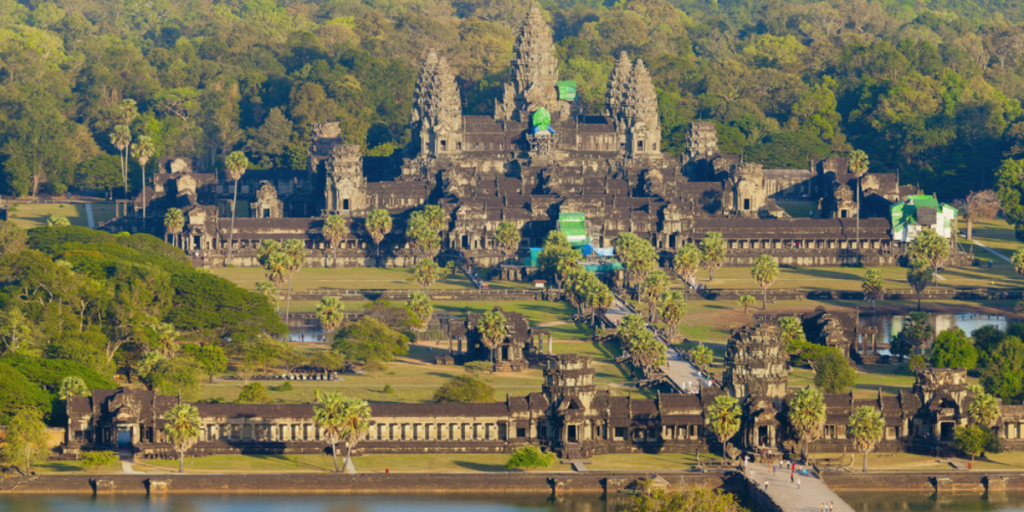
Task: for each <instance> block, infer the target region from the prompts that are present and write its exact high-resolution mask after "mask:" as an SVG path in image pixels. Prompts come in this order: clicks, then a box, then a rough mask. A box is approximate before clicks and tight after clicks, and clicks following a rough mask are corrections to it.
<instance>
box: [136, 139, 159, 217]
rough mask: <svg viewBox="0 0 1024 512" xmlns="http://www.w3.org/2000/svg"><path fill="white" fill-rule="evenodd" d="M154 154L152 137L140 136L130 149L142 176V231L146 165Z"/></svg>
mask: <svg viewBox="0 0 1024 512" xmlns="http://www.w3.org/2000/svg"><path fill="white" fill-rule="evenodd" d="M155 154H156V147H154V146H153V137H150V136H149V135H140V136H139V141H138V142H136V143H135V148H134V149H132V155H134V156H135V159H136V160H138V161H139V169H140V171H141V172H140V174H141V175H142V229H143V231H145V229H146V163H148V162H149V159H150V158H152V157H153V155H155Z"/></svg>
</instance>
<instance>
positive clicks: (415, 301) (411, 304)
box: [405, 292, 434, 333]
mask: <svg viewBox="0 0 1024 512" xmlns="http://www.w3.org/2000/svg"><path fill="white" fill-rule="evenodd" d="M405 311H406V312H407V313H408V314H409V316H410V317H412V318H413V319H415V320H416V332H417V333H422V332H426V331H427V327H428V326H429V325H430V319H431V318H432V317H433V316H434V306H433V305H432V304H431V303H430V297H427V294H426V293H423V292H413V293H412V295H410V296H409V300H407V301H406V302H405Z"/></svg>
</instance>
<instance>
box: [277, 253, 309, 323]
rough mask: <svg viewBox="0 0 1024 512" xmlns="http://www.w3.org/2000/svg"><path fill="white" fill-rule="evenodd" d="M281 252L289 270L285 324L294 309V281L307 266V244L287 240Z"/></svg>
mask: <svg viewBox="0 0 1024 512" xmlns="http://www.w3.org/2000/svg"><path fill="white" fill-rule="evenodd" d="M281 251H282V252H283V253H284V263H285V266H286V268H287V269H288V295H287V296H286V297H285V306H284V322H285V324H287V323H288V319H289V318H290V314H289V313H290V312H291V307H292V280H293V279H294V278H295V273H296V272H298V271H299V270H301V269H302V267H304V266H306V244H305V243H304V242H303V241H302V240H285V241H284V243H283V244H281Z"/></svg>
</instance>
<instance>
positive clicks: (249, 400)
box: [235, 382, 270, 404]
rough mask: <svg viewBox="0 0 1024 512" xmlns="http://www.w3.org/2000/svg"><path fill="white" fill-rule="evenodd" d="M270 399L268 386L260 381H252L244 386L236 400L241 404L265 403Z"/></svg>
mask: <svg viewBox="0 0 1024 512" xmlns="http://www.w3.org/2000/svg"><path fill="white" fill-rule="evenodd" d="M269 401H270V395H269V394H268V393H267V388H265V387H263V384H260V383H259V382H250V383H248V384H246V385H245V386H242V390H241V391H239V392H238V400H235V402H236V403H240V404H265V403H267V402H269Z"/></svg>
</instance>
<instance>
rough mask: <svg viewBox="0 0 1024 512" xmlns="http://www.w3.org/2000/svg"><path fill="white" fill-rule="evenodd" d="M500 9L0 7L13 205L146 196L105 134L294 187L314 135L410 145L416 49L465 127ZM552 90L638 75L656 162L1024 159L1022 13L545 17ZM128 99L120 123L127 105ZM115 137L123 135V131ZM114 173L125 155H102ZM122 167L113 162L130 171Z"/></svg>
mask: <svg viewBox="0 0 1024 512" xmlns="http://www.w3.org/2000/svg"><path fill="white" fill-rule="evenodd" d="M529 5H530V2H525V1H524V2H512V1H508V0H468V1H462V0H460V1H453V0H431V1H426V2H424V1H420V0H394V1H389V2H376V1H374V2H370V1H363V2H360V1H337V0H311V1H309V2H303V3H298V4H278V3H273V2H258V1H255V0H250V1H245V2H223V1H221V0H212V1H210V2H206V3H197V2H194V1H183V2H167V1H159V2H157V3H155V4H145V5H143V6H135V5H128V4H123V3H115V4H110V3H109V2H103V1H99V0H86V1H84V2H80V3H76V4H74V5H70V4H66V3H59V2H52V1H48V0H43V1H39V2H31V3H28V2H25V3H17V2H13V1H8V2H6V3H4V4H2V7H0V13H2V16H0V31H2V33H3V36H2V37H3V39H4V40H5V41H6V44H5V46H4V48H3V50H2V52H3V55H2V58H0V62H2V63H3V64H0V105H2V110H3V111H4V112H5V113H6V115H5V116H4V117H3V119H2V120H0V134H2V135H0V155H2V157H0V165H2V167H3V170H2V174H3V180H2V181H3V185H4V187H5V188H6V192H8V193H15V194H22V195H23V194H28V193H32V192H33V191H34V190H35V189H37V188H38V189H39V190H41V191H51V192H58V193H59V192H63V191H64V190H66V189H68V188H72V189H84V188H88V189H100V190H108V189H112V188H113V189H115V192H116V193H118V194H120V193H121V191H120V189H121V188H122V187H121V186H120V185H122V183H121V182H122V179H123V176H122V175H123V174H124V173H125V172H126V171H127V181H128V183H127V184H128V186H129V187H130V188H132V189H134V190H137V189H138V186H139V182H138V181H137V180H138V176H139V172H138V164H137V162H136V160H135V159H133V158H129V153H131V155H135V154H136V153H135V152H130V151H129V150H128V149H122V147H120V146H123V143H124V140H123V138H119V137H111V134H112V133H115V134H117V133H121V132H123V131H126V132H127V134H128V135H130V137H131V142H132V143H135V142H138V141H139V140H140V137H141V136H148V137H150V138H151V146H152V148H153V154H154V156H155V157H161V156H185V157H195V158H198V159H200V161H202V162H204V163H206V164H207V165H209V164H210V163H213V164H214V165H215V166H221V165H222V163H221V162H222V161H223V159H224V157H225V156H226V155H228V154H230V153H231V152H232V151H234V150H238V149H241V148H244V149H245V150H246V151H247V152H248V153H249V156H250V158H251V160H252V161H253V162H254V167H261V168H265V167H270V166H273V167H278V168H291V169H303V168H304V166H305V155H306V153H305V146H306V143H307V141H308V135H309V132H310V128H311V125H312V124H313V123H316V122H321V121H338V122H339V123H340V126H341V129H342V133H343V136H344V138H345V139H346V140H347V141H348V142H350V143H354V144H359V145H360V146H362V147H363V148H364V149H366V152H365V154H366V155H388V154H390V153H391V152H392V151H394V150H395V149H396V148H400V147H402V146H404V145H405V144H406V143H407V142H408V141H409V139H410V133H409V130H408V128H407V123H408V120H409V112H410V110H411V106H412V100H413V88H414V83H415V79H416V73H417V69H418V67H419V65H420V61H421V59H422V57H423V55H422V54H423V51H424V49H425V48H428V47H434V48H436V49H437V50H438V51H439V53H440V54H442V55H444V56H446V57H447V58H448V60H449V62H450V64H451V66H452V68H453V69H454V70H455V72H456V74H457V75H458V82H459V86H460V89H461V91H462V95H463V102H464V111H465V112H466V113H469V114H486V113H489V112H490V111H491V109H492V108H493V103H494V99H495V98H496V97H498V95H499V94H500V93H501V92H502V86H503V83H504V82H506V81H507V80H508V79H509V60H510V58H511V56H512V43H513V41H514V37H515V28H516V27H517V26H518V24H519V23H520V22H521V20H522V19H523V18H524V16H525V14H526V11H527V9H528V8H529ZM541 5H542V7H543V8H544V10H545V12H544V16H545V18H547V19H548V20H549V22H550V24H551V26H552V28H553V35H554V38H555V41H556V51H557V56H558V58H559V66H560V70H559V72H560V76H562V77H564V78H567V79H572V80H575V81H576V82H577V84H578V86H579V98H580V104H581V106H582V108H583V109H585V110H586V111H589V112H592V113H597V112H600V111H601V110H602V108H603V100H604V94H605V89H606V88H607V77H608V73H609V72H610V71H611V69H612V67H613V64H614V61H615V58H616V57H617V53H618V52H619V51H628V52H629V53H630V55H631V57H634V58H637V57H638V58H643V59H644V61H645V62H646V63H647V64H648V66H649V68H650V70H651V75H652V78H653V80H654V85H655V87H656V88H657V92H658V97H659V100H660V111H661V117H662V132H663V137H664V147H665V149H667V150H668V151H671V152H674V153H678V152H680V151H682V149H683V147H684V135H685V130H686V126H687V123H688V122H689V121H690V120H692V119H696V118H703V119H711V120H714V121H715V123H716V124H717V125H718V127H719V130H720V140H721V146H722V148H723V149H724V150H726V151H729V152H733V153H743V154H745V155H746V157H747V159H748V160H756V161H760V162H762V163H764V164H765V166H766V167H769V168H777V167H794V168H803V167H805V166H806V165H807V161H808V159H810V158H819V157H823V156H828V155H830V154H844V153H846V152H848V151H849V150H850V149H851V148H854V147H856V148H859V149H863V150H864V151H866V153H867V154H868V156H869V159H870V161H871V163H872V169H873V170H876V171H883V172H892V171H900V172H901V175H902V176H903V177H904V180H905V181H907V182H910V183H917V182H919V183H921V185H922V186H924V187H925V188H926V189H929V190H937V191H938V192H939V195H940V197H942V196H950V197H954V196H960V195H962V194H963V192H962V191H966V190H981V189H984V188H987V187H991V186H992V185H993V183H994V179H995V178H994V174H993V171H994V170H995V169H996V168H997V167H999V165H1000V161H1001V160H1003V159H1004V158H1007V157H1011V158H1012V157H1016V156H1018V155H1019V154H1021V152H1022V149H1021V148H1022V147H1024V144H1021V141H1022V139H1024V125H1022V124H1019V123H1020V117H1021V113H1022V110H1021V107H1020V103H1019V99H1020V97H1021V95H1022V94H1024V79H1022V76H1021V66H1022V65H1024V59H1021V55H1020V51H1019V43H1017V41H1019V38H1020V36H1021V27H1020V24H1019V23H1020V21H1021V20H1022V19H1024V12H1022V11H1024V9H1022V8H1021V7H1020V6H1019V5H1016V4H1008V3H1006V2H1002V1H999V2H997V1H994V0H984V1H978V2H960V1H954V0H941V1H932V2H912V1H910V0H890V1H885V2H880V1H869V0H858V1H854V2H839V1H832V2H817V3H808V2H798V1H795V0H779V1H775V2H772V3H770V4H765V5H760V4H756V3H749V2H703V1H696V0H674V1H672V2H667V1H663V0H622V1H618V2H611V1H610V0H608V1H599V0H587V1H578V0H544V1H542V2H541ZM125 98H128V99H131V100H133V101H134V102H135V104H132V106H131V108H130V109H127V111H126V109H123V108H120V107H121V100H122V99H125ZM115 127H119V128H118V130H116V131H115ZM113 155H118V158H117V159H111V157H112V156H113ZM122 155H123V156H124V157H125V158H124V160H125V161H124V162H123V163H122V160H121V156H122Z"/></svg>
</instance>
